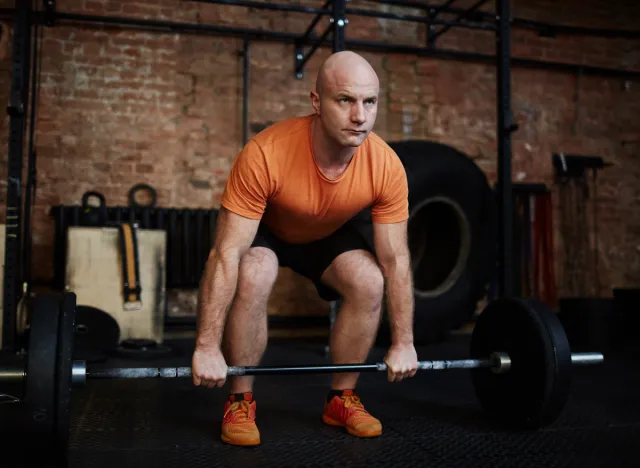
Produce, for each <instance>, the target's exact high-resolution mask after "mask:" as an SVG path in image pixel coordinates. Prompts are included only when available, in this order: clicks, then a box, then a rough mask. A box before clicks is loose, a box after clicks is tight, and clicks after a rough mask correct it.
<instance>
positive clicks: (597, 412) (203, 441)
mask: <svg viewBox="0 0 640 468" xmlns="http://www.w3.org/2000/svg"><path fill="white" fill-rule="evenodd" d="M468 339H469V338H468V336H466V335H460V336H454V337H452V338H450V339H449V340H448V341H447V342H445V343H441V344H437V345H432V346H429V347H423V348H419V349H418V356H419V359H421V360H422V359H446V358H452V359H463V358H465V357H466V355H467V345H468ZM169 344H170V345H171V346H172V347H173V348H174V349H175V350H176V356H175V357H172V358H171V359H169V360H163V361H161V362H160V361H152V362H148V363H141V362H131V361H126V360H123V359H117V360H116V359H114V360H110V361H108V362H106V363H105V365H107V366H122V367H135V366H145V365H147V364H148V365H151V366H156V365H157V366H165V365H166V366H174V365H175V366H177V365H186V366H190V356H191V354H190V353H191V350H192V348H190V346H191V345H192V341H185V340H181V341H171V342H169ZM592 351H598V350H595V349H594V350H592ZM384 352H385V349H384V348H380V349H378V348H376V349H374V350H373V352H372V355H371V361H379V360H381V359H382V357H383V356H384ZM639 355H640V351H639V350H627V351H626V352H621V351H616V352H605V363H604V364H602V365H600V366H590V367H584V368H574V375H573V381H572V382H573V385H572V390H571V394H570V396H569V401H568V404H567V406H566V407H565V411H564V412H563V414H562V415H561V417H560V418H559V419H558V420H557V421H556V422H555V423H553V424H552V425H551V426H549V427H547V428H544V429H542V430H538V431H533V432H521V433H518V432H510V431H507V430H505V429H504V428H502V427H496V426H494V425H492V424H491V423H489V422H488V421H487V420H486V418H484V417H483V413H482V411H481V409H480V407H479V405H478V403H477V401H476V400H475V396H474V393H473V389H472V386H471V383H470V379H469V373H468V372H467V371H460V370H456V371H448V372H447V371H439V372H422V373H418V374H417V375H416V377H414V378H413V379H409V380H407V381H404V382H401V383H389V382H387V381H386V378H385V375H384V374H382V373H371V374H362V376H361V380H360V384H359V393H360V395H361V397H362V399H363V401H364V403H365V405H366V407H367V409H368V410H369V411H371V413H372V414H374V415H375V416H377V417H379V418H380V419H381V420H382V423H383V435H382V436H381V437H379V438H376V439H355V438H353V437H351V436H349V435H347V434H346V433H345V432H343V430H342V429H340V428H332V427H328V426H325V425H323V423H322V422H321V420H320V415H321V411H322V403H323V399H324V397H325V395H326V391H327V388H328V382H329V376H328V375H292V376H262V377H259V378H258V379H257V382H256V386H255V398H256V401H257V422H258V427H259V429H260V431H261V435H262V445H261V446H259V447H254V448H240V447H233V446H228V445H225V444H223V443H222V442H221V441H220V421H221V417H222V406H223V404H224V400H225V398H226V388H224V389H204V388H196V387H194V386H193V385H192V383H191V381H190V380H189V379H166V380H162V381H160V380H118V381H116V380H102V381H89V382H87V385H86V387H84V388H81V389H75V390H74V397H73V401H74V403H73V407H72V425H71V443H70V467H83V468H92V467H96V468H97V467H109V468H114V467H117V468H126V467H135V468H141V467H147V466H148V467H159V466H162V467H167V468H168V467H173V466H176V467H180V468H186V467H188V468H197V467H217V466H220V467H233V466H238V467H243V468H245V467H253V466H255V467H267V466H278V467H286V466H305V467H323V468H325V467H327V466H336V467H337V466H345V467H356V466H358V467H359V466H362V467H374V466H403V467H409V466H428V467H434V468H435V467H450V468H453V467H473V468H481V467H490V468H497V467H532V468H541V467H552V466H553V467H576V468H588V467H594V468H595V467H598V468H603V467H610V468H613V467H627V466H628V467H634V468H636V467H638V466H639V465H640V460H638V457H639V456H638V452H637V444H638V441H640V404H639V403H638V401H639V399H638V395H640V372H638V370H639V369H638V367H639V366H638V362H640V361H638V357H640V356H639ZM325 362H327V361H326V359H325V358H324V356H323V344H322V343H318V344H313V343H308V342H307V343H296V342H290V341H288V342H277V341H273V342H271V343H270V345H269V348H268V350H267V354H266V356H265V360H264V362H263V363H262V364H263V365H276V364H282V365H289V364H291V365H295V364H316V363H318V364H319V363H325Z"/></svg>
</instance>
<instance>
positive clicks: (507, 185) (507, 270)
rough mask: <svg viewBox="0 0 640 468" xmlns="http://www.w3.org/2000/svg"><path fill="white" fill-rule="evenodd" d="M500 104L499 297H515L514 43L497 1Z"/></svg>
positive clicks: (504, 2)
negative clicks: (512, 157)
mask: <svg viewBox="0 0 640 468" xmlns="http://www.w3.org/2000/svg"><path fill="white" fill-rule="evenodd" d="M496 14H497V18H496V20H497V26H498V29H497V31H496V49H497V50H496V55H497V61H498V63H497V69H496V73H497V83H496V85H497V86H496V91H497V103H498V122H497V140H498V183H497V189H498V190H497V192H498V203H499V205H498V216H499V234H498V267H499V274H498V295H499V296H503V297H505V296H507V297H508V296H512V295H513V294H514V282H513V277H514V275H513V274H514V267H513V256H514V252H513V190H512V179H511V133H512V132H513V131H514V129H515V127H514V125H513V121H512V115H511V41H510V19H511V11H510V7H509V0H496Z"/></svg>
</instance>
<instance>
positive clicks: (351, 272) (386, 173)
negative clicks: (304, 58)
mask: <svg viewBox="0 0 640 468" xmlns="http://www.w3.org/2000/svg"><path fill="white" fill-rule="evenodd" d="M378 93H379V82H378V77H377V75H376V73H375V71H374V70H373V68H372V67H371V65H370V64H369V63H368V62H367V61H366V60H365V59H364V58H362V57H361V56H359V55H357V54H355V53H353V52H340V53H336V54H333V55H331V56H330V57H329V58H328V59H327V60H326V61H325V62H324V63H323V65H322V67H321V68H320V71H319V73H318V77H317V81H316V90H315V92H313V91H312V92H311V93H310V97H311V104H312V106H313V110H314V112H313V113H312V114H310V115H307V116H303V117H298V118H292V119H288V120H285V121H282V122H279V123H276V124H274V125H272V126H271V127H269V128H267V129H265V130H264V131H262V132H261V133H259V134H258V135H256V136H255V137H254V138H253V139H252V140H251V141H249V142H248V143H247V145H246V146H245V148H244V149H243V150H242V151H241V152H240V154H239V155H238V157H237V158H236V160H235V162H234V164H233V167H232V170H231V173H230V175H229V179H228V180H227V184H226V187H225V191H224V194H223V196H222V201H221V205H222V206H221V208H220V213H219V217H218V225H217V232H216V238H215V242H214V247H213V249H212V253H211V254H210V256H209V259H208V261H207V264H206V268H205V272H204V275H203V277H202V281H201V285H200V296H199V309H198V330H197V338H196V347H195V351H194V354H193V363H192V368H193V382H194V385H200V386H206V387H209V388H212V387H215V386H217V387H221V386H223V385H224V384H225V382H226V381H227V377H226V374H227V366H228V365H233V366H255V365H259V363H260V360H261V358H262V355H263V353H264V351H265V348H266V345H267V336H268V335H267V301H268V299H269V295H270V293H271V290H272V287H273V284H274V282H275V280H276V277H277V274H278V267H279V266H282V267H288V268H291V269H292V270H293V271H295V272H297V273H299V274H301V275H303V276H304V277H306V278H308V279H309V280H311V281H312V282H313V284H314V285H315V287H316V289H317V291H318V293H319V295H320V297H322V298H323V299H325V300H327V301H333V300H337V299H342V306H341V308H340V310H339V312H338V315H337V318H336V322H335V324H334V327H333V328H332V331H331V337H330V351H331V358H332V361H333V362H334V363H335V364H345V363H362V362H365V360H366V359H367V356H368V353H369V351H370V349H371V347H372V345H373V343H374V339H375V336H376V333H377V330H378V326H379V322H380V317H381V309H382V303H383V296H384V292H385V290H386V293H387V303H388V308H389V314H390V324H391V339H392V344H391V346H390V348H389V349H388V352H387V354H386V357H385V362H386V363H387V366H388V375H387V377H388V380H389V381H391V382H398V381H401V380H403V379H405V378H407V377H413V376H414V375H415V373H416V369H417V365H418V361H417V356H416V351H415V348H414V345H413V327H412V324H413V287H412V276H411V269H410V256H409V250H408V246H407V218H408V199H407V197H408V187H407V178H406V174H405V171H404V167H403V165H402V163H401V162H400V160H399V158H398V157H397V155H396V154H395V153H394V152H393V150H392V149H391V148H390V147H389V146H388V145H387V144H386V143H385V142H384V141H383V140H382V139H381V138H380V137H378V136H377V135H376V134H375V133H374V132H373V131H372V128H373V125H374V123H375V120H376V113H377V109H378ZM369 209H370V211H371V217H370V221H369V223H372V231H373V242H372V243H371V242H367V240H366V236H365V235H363V233H362V232H363V231H362V230H361V229H360V228H361V227H362V223H363V219H364V218H362V217H360V216H359V214H360V213H362V212H364V211H365V210H369ZM370 244H373V245H370ZM227 309H229V310H228V313H227ZM357 380H358V374H357V373H336V374H334V375H333V376H332V378H331V388H329V389H328V394H327V398H326V401H325V402H324V410H323V414H322V420H323V421H324V423H325V424H329V425H332V426H339V427H344V428H345V430H346V431H347V432H348V433H349V434H351V435H354V436H357V437H375V436H379V435H380V434H381V433H382V424H381V422H380V421H379V420H378V419H376V418H375V417H374V416H372V415H371V414H370V413H369V412H368V411H367V410H366V409H365V408H364V404H363V402H362V400H361V399H360V396H359V395H358V394H357V392H356V383H357ZM283 397H284V398H285V399H287V398H304V394H301V395H286V396H283ZM255 418H256V399H255V398H254V394H253V377H252V376H243V377H230V378H229V398H228V401H226V403H225V407H224V416H223V421H222V440H223V441H224V442H226V443H229V444H234V445H245V446H246V445H258V444H259V443H260V432H259V430H258V427H257V425H256V422H255Z"/></svg>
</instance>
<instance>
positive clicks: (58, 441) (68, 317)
mask: <svg viewBox="0 0 640 468" xmlns="http://www.w3.org/2000/svg"><path fill="white" fill-rule="evenodd" d="M75 311H76V295H75V294H73V293H66V294H65V295H64V297H63V299H62V307H61V308H60V316H59V324H58V351H57V355H58V356H57V361H56V390H57V392H56V393H57V398H56V400H57V406H56V422H55V425H54V434H53V436H54V447H55V460H56V461H57V463H58V465H59V466H67V453H68V446H69V425H70V405H71V377H72V375H71V373H72V369H73V348H74V344H73V334H74V325H75Z"/></svg>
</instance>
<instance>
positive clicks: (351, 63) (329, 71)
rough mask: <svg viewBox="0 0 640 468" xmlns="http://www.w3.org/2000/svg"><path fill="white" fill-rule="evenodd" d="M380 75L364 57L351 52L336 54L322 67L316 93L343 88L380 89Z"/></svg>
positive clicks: (317, 80)
mask: <svg viewBox="0 0 640 468" xmlns="http://www.w3.org/2000/svg"><path fill="white" fill-rule="evenodd" d="M379 85H380V84H379V81H378V75H377V74H376V72H375V70H374V69H373V67H372V66H371V65H370V64H369V62H367V61H366V60H365V59H364V57H362V56H361V55H358V54H356V53H355V52H351V51H343V52H336V53H335V54H332V55H331V56H330V57H329V58H328V59H327V60H325V61H324V63H323V64H322V65H321V66H320V70H319V71H318V77H317V79H316V93H318V94H319V95H320V97H322V95H323V93H324V92H326V91H328V90H335V89H336V88H343V87H353V86H357V87H367V88H371V87H375V88H376V89H377V88H378V87H379Z"/></svg>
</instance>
